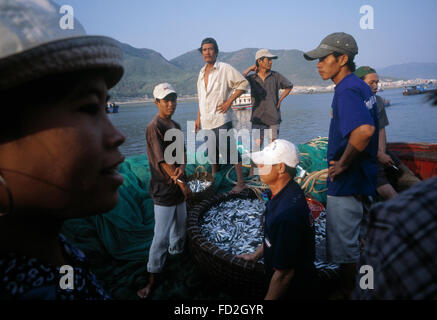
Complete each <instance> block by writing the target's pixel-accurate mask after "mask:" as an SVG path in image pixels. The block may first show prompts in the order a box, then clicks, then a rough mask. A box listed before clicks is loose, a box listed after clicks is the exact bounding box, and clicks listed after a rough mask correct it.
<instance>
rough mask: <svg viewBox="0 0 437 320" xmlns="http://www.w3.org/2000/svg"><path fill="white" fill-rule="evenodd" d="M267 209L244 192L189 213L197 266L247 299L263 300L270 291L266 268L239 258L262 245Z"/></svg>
mask: <svg viewBox="0 0 437 320" xmlns="http://www.w3.org/2000/svg"><path fill="white" fill-rule="evenodd" d="M264 208H265V204H264V201H262V200H258V199H257V198H256V195H255V193H253V192H252V191H245V192H243V193H240V194H232V193H222V194H218V195H215V196H213V197H211V198H210V199H208V200H204V201H202V202H201V203H199V204H197V205H196V206H195V207H194V208H192V209H191V210H190V211H189V213H188V219H187V234H188V239H189V246H190V251H191V254H192V256H193V258H194V260H195V262H196V263H197V264H198V265H199V267H200V268H201V269H202V270H203V271H204V272H205V273H207V274H208V275H209V276H210V277H211V278H212V280H213V281H214V282H215V283H216V284H218V285H220V286H221V287H222V288H223V289H228V290H229V291H232V292H233V293H237V292H238V293H241V297H244V298H262V297H263V295H264V294H265V292H266V290H267V282H266V277H265V275H264V265H263V264H262V263H261V262H250V261H245V260H243V259H240V258H237V255H238V254H242V253H249V252H254V251H255V250H256V249H257V247H258V246H259V245H260V244H261V242H262V236H263V231H262V227H261V217H262V214H263V212H264Z"/></svg>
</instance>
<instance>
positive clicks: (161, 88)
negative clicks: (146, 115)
mask: <svg viewBox="0 0 437 320" xmlns="http://www.w3.org/2000/svg"><path fill="white" fill-rule="evenodd" d="M170 93H176V91H175V89H173V87H172V85H171V84H170V83H167V82H165V83H160V84H158V85H157V86H155V89H153V97H154V98H155V99H159V100H161V99H164V98H165V97H166V96H168V95H169V94H170Z"/></svg>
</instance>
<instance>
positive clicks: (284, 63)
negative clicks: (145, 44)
mask: <svg viewBox="0 0 437 320" xmlns="http://www.w3.org/2000/svg"><path fill="white" fill-rule="evenodd" d="M258 50H259V49H258V48H246V49H241V50H238V51H235V52H219V55H218V59H219V60H220V61H223V62H227V63H229V64H231V65H232V66H233V67H235V68H236V69H237V70H238V71H240V72H244V70H246V69H247V68H248V67H250V66H251V65H253V64H255V53H256V52H257V51H258ZM271 52H272V53H273V54H274V55H277V56H278V60H274V62H273V67H272V69H273V70H276V71H278V72H280V73H281V74H282V75H284V76H285V77H286V78H288V79H289V80H290V81H291V82H292V83H294V84H295V85H325V86H326V85H329V83H327V82H325V81H323V80H321V79H320V76H319V74H318V73H317V68H316V64H317V62H315V61H307V60H305V58H304V57H303V52H302V51H299V50H271ZM170 62H171V63H173V64H174V65H175V66H177V67H179V68H181V69H183V70H185V71H187V72H196V73H198V72H199V70H200V68H202V67H203V65H204V62H203V58H202V56H201V55H200V53H199V51H197V50H193V51H190V52H187V53H185V54H183V55H181V56H179V57H177V58H174V59H172V60H170Z"/></svg>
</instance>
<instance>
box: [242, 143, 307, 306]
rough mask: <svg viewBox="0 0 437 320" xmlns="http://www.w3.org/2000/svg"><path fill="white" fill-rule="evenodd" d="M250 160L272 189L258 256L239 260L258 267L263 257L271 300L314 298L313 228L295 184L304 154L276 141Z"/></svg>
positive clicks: (302, 196) (267, 298)
mask: <svg viewBox="0 0 437 320" xmlns="http://www.w3.org/2000/svg"><path fill="white" fill-rule="evenodd" d="M251 158H252V160H253V162H255V163H256V164H257V166H258V170H259V175H260V178H261V180H262V181H263V182H264V183H266V184H267V185H268V186H269V188H270V192H268V198H269V201H268V202H267V204H266V210H265V212H264V239H263V243H262V244H261V246H260V247H259V248H258V249H257V250H256V251H255V252H254V253H252V254H244V255H240V256H238V257H239V258H243V259H245V260H251V261H256V260H258V259H259V258H261V257H262V256H264V266H265V271H266V274H267V276H268V277H269V279H270V285H269V289H268V291H267V294H266V296H265V299H266V300H276V299H284V298H285V299H286V298H298V299H305V298H310V297H311V296H310V294H311V291H312V288H313V286H314V283H315V281H314V277H315V267H314V258H315V249H314V228H313V226H312V225H311V223H310V215H311V212H310V210H309V208H308V205H307V202H306V199H305V194H304V193H303V191H302V189H301V188H300V187H299V185H298V184H297V183H296V182H295V181H294V180H293V178H294V177H295V176H296V165H297V164H298V163H299V150H298V149H297V148H296V146H295V145H294V144H292V143H291V142H288V141H286V140H282V139H277V140H275V141H273V142H272V143H271V144H269V145H268V146H267V147H265V148H264V150H263V151H260V152H254V153H252V154H251Z"/></svg>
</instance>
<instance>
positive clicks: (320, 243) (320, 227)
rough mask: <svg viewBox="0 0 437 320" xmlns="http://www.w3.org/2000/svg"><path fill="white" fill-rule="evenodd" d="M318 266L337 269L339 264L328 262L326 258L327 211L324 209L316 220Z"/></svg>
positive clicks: (316, 262) (316, 263)
mask: <svg viewBox="0 0 437 320" xmlns="http://www.w3.org/2000/svg"><path fill="white" fill-rule="evenodd" d="M314 231H315V247H316V261H315V262H314V264H315V266H316V268H318V269H320V268H324V269H337V268H338V265H336V264H332V263H328V262H327V259H326V211H322V212H321V213H320V215H319V217H318V218H317V219H315V220H314Z"/></svg>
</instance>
